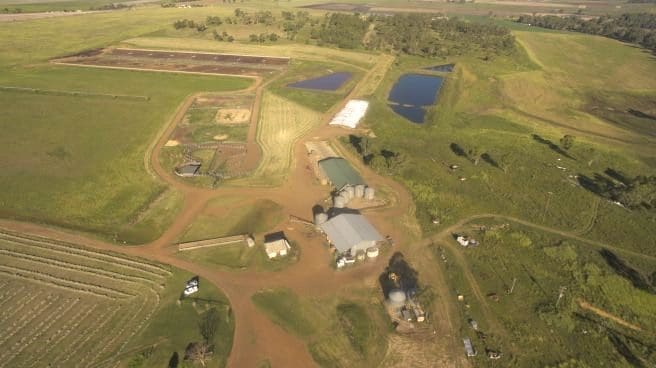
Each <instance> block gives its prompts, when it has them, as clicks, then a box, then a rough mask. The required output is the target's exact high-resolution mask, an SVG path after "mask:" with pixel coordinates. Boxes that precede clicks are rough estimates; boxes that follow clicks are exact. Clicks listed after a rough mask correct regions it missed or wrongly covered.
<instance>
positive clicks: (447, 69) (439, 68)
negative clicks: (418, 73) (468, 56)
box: [424, 64, 456, 73]
mask: <svg viewBox="0 0 656 368" xmlns="http://www.w3.org/2000/svg"><path fill="white" fill-rule="evenodd" d="M455 67H456V64H444V65H435V66H429V67H428V68H424V69H426V70H432V71H434V72H443V73H451V72H452V71H453V68H455Z"/></svg>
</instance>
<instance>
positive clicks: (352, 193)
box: [344, 185, 355, 200]
mask: <svg viewBox="0 0 656 368" xmlns="http://www.w3.org/2000/svg"><path fill="white" fill-rule="evenodd" d="M344 190H345V191H346V193H348V195H349V200H351V199H353V198H355V188H353V186H352V185H349V186H348V187H346V188H344Z"/></svg>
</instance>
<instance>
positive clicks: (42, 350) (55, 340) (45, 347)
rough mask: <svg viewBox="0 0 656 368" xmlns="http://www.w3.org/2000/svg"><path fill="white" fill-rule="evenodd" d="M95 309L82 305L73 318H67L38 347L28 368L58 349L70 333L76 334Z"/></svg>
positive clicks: (91, 305) (92, 305)
mask: <svg viewBox="0 0 656 368" xmlns="http://www.w3.org/2000/svg"><path fill="white" fill-rule="evenodd" d="M97 307H98V305H97V304H87V305H84V307H82V308H80V309H79V310H78V311H77V313H76V314H75V315H74V316H72V317H69V318H67V319H66V323H65V324H64V325H63V326H62V327H60V328H59V329H58V330H57V331H56V332H55V333H54V334H53V335H52V336H50V337H49V338H48V339H47V341H46V342H45V343H44V344H40V345H39V346H38V349H37V350H36V351H35V352H34V354H35V356H34V357H33V358H32V359H31V364H30V365H29V368H32V367H34V366H36V365H37V364H39V362H41V360H43V359H44V358H45V357H46V356H47V355H48V354H49V353H50V352H51V351H52V350H53V349H55V348H60V346H59V344H60V343H61V342H62V341H64V340H65V339H66V338H67V337H68V336H69V335H70V334H71V332H73V331H75V332H78V331H77V328H78V327H79V326H80V325H81V324H82V322H83V321H85V320H86V318H87V317H89V315H90V314H91V313H93V312H94V311H95V310H96V308H97ZM100 315H102V314H100ZM37 355H38V356H37Z"/></svg>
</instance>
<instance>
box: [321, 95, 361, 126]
mask: <svg viewBox="0 0 656 368" xmlns="http://www.w3.org/2000/svg"><path fill="white" fill-rule="evenodd" d="M368 107H369V102H367V101H364V100H350V101H349V102H347V103H346V106H344V108H343V109H342V110H341V111H340V112H338V113H337V115H335V117H333V120H331V121H330V125H342V126H345V127H348V128H355V127H356V126H357V125H358V123H360V120H362V118H363V117H364V115H365V114H366V113H367V108H368Z"/></svg>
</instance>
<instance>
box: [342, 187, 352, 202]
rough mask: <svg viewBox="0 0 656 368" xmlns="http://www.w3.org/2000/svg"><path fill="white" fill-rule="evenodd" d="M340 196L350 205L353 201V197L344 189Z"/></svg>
mask: <svg viewBox="0 0 656 368" xmlns="http://www.w3.org/2000/svg"><path fill="white" fill-rule="evenodd" d="M339 195H341V196H342V197H344V200H345V201H346V203H348V202H349V201H350V200H351V195H350V194H349V192H348V191H347V190H346V189H342V190H341V191H340V192H339Z"/></svg>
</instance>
